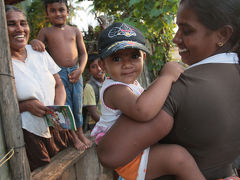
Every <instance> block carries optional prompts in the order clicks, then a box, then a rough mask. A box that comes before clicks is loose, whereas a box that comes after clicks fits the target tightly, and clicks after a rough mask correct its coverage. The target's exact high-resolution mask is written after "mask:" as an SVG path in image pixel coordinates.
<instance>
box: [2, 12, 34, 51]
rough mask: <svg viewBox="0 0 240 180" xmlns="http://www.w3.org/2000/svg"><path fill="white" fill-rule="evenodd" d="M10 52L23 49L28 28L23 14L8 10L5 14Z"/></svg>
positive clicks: (26, 39)
mask: <svg viewBox="0 0 240 180" xmlns="http://www.w3.org/2000/svg"><path fill="white" fill-rule="evenodd" d="M6 18H7V29H8V36H9V42H10V48H11V50H19V49H21V48H24V47H25V45H26V44H27V42H28V39H29V32H30V29H29V26H28V23H27V20H26V17H25V16H24V15H23V13H21V12H18V11H14V10H10V11H8V12H7V14H6Z"/></svg>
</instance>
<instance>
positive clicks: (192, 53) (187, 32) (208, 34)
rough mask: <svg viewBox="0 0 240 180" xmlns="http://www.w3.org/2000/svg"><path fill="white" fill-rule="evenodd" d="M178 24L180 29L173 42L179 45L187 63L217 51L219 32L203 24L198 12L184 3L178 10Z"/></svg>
mask: <svg viewBox="0 0 240 180" xmlns="http://www.w3.org/2000/svg"><path fill="white" fill-rule="evenodd" d="M177 25H178V31H177V32H176V35H175V37H174V38H173V42H174V43H175V44H176V45H177V46H178V49H179V54H180V56H181V58H182V61H183V62H184V63H185V64H188V65H192V64H194V63H197V62H199V61H201V60H203V59H205V58H207V57H209V56H211V55H213V54H214V53H215V52H216V50H217V48H218V47H217V43H218V42H219V40H218V33H217V32H215V31H211V30H210V29H207V28H206V27H205V26H204V25H203V24H201V23H200V22H199V21H198V18H197V16H196V14H195V13H194V12H193V11H192V10H191V9H190V8H188V7H187V6H186V5H184V3H182V4H181V5H180V7H179V10H178V14H177Z"/></svg>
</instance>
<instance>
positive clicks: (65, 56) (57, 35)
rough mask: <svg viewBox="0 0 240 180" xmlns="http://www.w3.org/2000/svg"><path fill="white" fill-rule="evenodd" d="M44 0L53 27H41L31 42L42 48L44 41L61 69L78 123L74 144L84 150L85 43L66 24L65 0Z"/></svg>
mask: <svg viewBox="0 0 240 180" xmlns="http://www.w3.org/2000/svg"><path fill="white" fill-rule="evenodd" d="M44 3H45V8H46V13H47V16H48V18H49V20H50V22H51V24H52V26H51V27H45V28H43V29H41V30H40V32H39V34H38V37H37V39H38V40H37V39H35V40H32V41H31V43H30V44H31V45H32V47H33V49H35V50H38V51H43V50H44V49H45V45H44V44H43V43H46V44H47V47H48V51H49V53H50V55H51V56H52V58H53V59H54V61H55V62H56V63H57V65H58V66H60V67H61V68H62V70H61V71H60V72H59V75H60V76H61V79H62V81H63V83H64V86H65V89H66V93H67V100H66V104H67V105H70V107H71V108H72V111H73V114H74V117H75V121H76V126H77V134H76V133H75V132H74V131H72V135H73V137H74V140H75V142H74V146H75V147H76V148H77V149H78V150H85V149H87V148H89V147H90V146H91V145H92V142H91V141H90V140H89V139H88V138H87V137H85V136H84V134H83V130H82V125H83V120H82V93H83V81H82V73H83V71H84V68H85V66H86V63H87V52H86V48H85V44H84V41H83V37H82V34H81V32H80V30H79V29H78V28H77V27H73V26H69V25H67V24H66V20H67V16H68V13H69V10H68V6H67V0H45V1H44ZM39 40H40V41H39ZM78 58H79V59H78ZM78 62H79V64H78Z"/></svg>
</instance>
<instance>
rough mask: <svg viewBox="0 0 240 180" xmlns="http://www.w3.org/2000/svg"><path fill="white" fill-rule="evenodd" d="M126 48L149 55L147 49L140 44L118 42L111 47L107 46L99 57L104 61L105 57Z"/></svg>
mask: <svg viewBox="0 0 240 180" xmlns="http://www.w3.org/2000/svg"><path fill="white" fill-rule="evenodd" d="M128 48H133V49H140V50H143V51H145V52H146V53H149V50H148V49H147V47H146V46H144V45H143V44H141V43H138V42H135V41H119V42H116V43H114V44H113V45H111V46H109V47H108V48H106V49H105V50H103V52H102V53H101V54H100V57H101V58H102V59H105V58H106V57H108V56H110V55H111V54H113V53H115V52H117V51H118V50H121V49H128Z"/></svg>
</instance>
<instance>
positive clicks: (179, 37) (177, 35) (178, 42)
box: [173, 31, 182, 44]
mask: <svg viewBox="0 0 240 180" xmlns="http://www.w3.org/2000/svg"><path fill="white" fill-rule="evenodd" d="M181 42H182V38H181V36H180V32H179V31H177V32H176V34H175V36H174V37H173V43H175V44H180V43H181Z"/></svg>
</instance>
